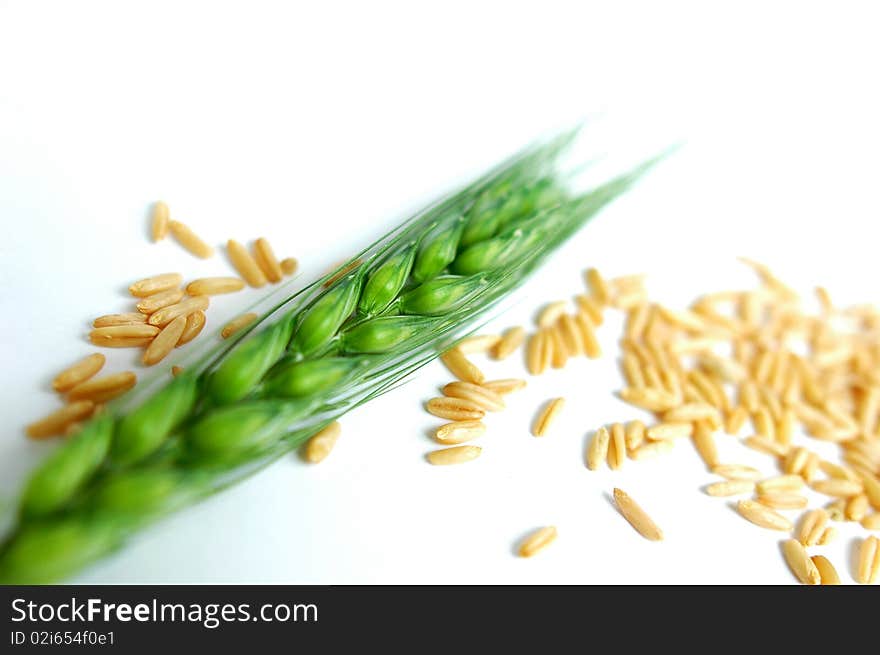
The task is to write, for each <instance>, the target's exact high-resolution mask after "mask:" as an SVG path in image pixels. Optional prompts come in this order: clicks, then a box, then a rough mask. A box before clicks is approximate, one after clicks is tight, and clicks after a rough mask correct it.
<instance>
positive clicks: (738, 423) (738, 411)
mask: <svg viewBox="0 0 880 655" xmlns="http://www.w3.org/2000/svg"><path fill="white" fill-rule="evenodd" d="M748 418H749V412H748V410H747V409H746V408H745V407H744V406H743V405H737V406H736V407H734V408H733V410H731V412H730V414H728V415H727V421H726V422H725V424H724V431H725V432H726V433H727V434H732V435H735V434H738V433H739V431H740V430H741V429H742V426H743V425H745V422H746V419H748Z"/></svg>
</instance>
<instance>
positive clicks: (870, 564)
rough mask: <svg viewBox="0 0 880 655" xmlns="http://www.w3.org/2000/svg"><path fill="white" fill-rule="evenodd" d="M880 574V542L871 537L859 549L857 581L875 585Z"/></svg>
mask: <svg viewBox="0 0 880 655" xmlns="http://www.w3.org/2000/svg"><path fill="white" fill-rule="evenodd" d="M878 574H880V540H878V539H877V537H874V536H870V537H868V538H867V539H865V540H864V541H862V544H861V546H860V547H859V560H858V563H857V566H856V576H855V577H856V581H857V582H860V583H862V584H874V583H875V582H876V581H877V576H878Z"/></svg>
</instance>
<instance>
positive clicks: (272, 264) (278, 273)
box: [254, 237, 284, 283]
mask: <svg viewBox="0 0 880 655" xmlns="http://www.w3.org/2000/svg"><path fill="white" fill-rule="evenodd" d="M254 259H255V260H256V262H257V265H258V266H259V267H260V270H261V271H263V275H265V276H266V279H267V280H269V282H272V283H276V282H281V278H282V277H283V276H284V271H282V270H281V264H279V263H278V258H277V257H276V256H275V252H274V251H273V250H272V246H271V245H269V241H268V240H267V239H265V238H264V237H260V238H259V239H257V240H256V241H254Z"/></svg>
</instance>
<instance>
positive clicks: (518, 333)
mask: <svg viewBox="0 0 880 655" xmlns="http://www.w3.org/2000/svg"><path fill="white" fill-rule="evenodd" d="M525 339H526V331H525V328H523V327H522V326H519V325H517V326H515V327H512V328H508V329H507V330H505V331H504V333H503V334H502V335H501V338H500V339H499V340H498V341H497V342H496V343H495V345H494V346H493V347H492V350H491V351H490V353H489V354H490V355H491V356H492V357H493V358H494V359H498V360H501V359H507V358H508V357H510V356H511V355H512V354H513V353H515V352H516V350H517V349H518V348H519V347H520V346H521V345H522V344H523V341H525Z"/></svg>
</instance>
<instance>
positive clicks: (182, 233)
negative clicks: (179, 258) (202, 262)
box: [168, 221, 214, 259]
mask: <svg viewBox="0 0 880 655" xmlns="http://www.w3.org/2000/svg"><path fill="white" fill-rule="evenodd" d="M168 227H169V228H170V229H171V234H173V235H174V238H175V239H177V242H178V243H179V244H180V245H181V246H183V247H184V248H186V249H187V250H188V251H189V252H191V253H192V254H193V255H195V256H196V257H199V258H201V259H207V258H208V257H210V256H211V255H213V254H214V249H213V248H212V247H211V246H209V245H208V244H207V243H205V242H204V241H202V239H201V238H200V237H199V236H198V235H197V234H196V233H195V232H193V231H192V229H190V227H189V226H187V225H184V224H183V223H181V222H179V221H169V223H168Z"/></svg>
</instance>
